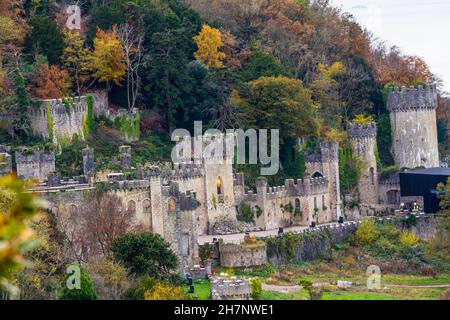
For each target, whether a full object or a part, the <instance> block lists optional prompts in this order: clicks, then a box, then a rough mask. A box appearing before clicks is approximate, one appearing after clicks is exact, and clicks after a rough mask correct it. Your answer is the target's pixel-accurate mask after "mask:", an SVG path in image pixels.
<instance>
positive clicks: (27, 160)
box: [15, 150, 55, 182]
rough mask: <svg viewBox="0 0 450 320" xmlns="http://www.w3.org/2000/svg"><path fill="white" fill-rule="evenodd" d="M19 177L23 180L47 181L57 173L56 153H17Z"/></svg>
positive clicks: (38, 151)
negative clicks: (52, 173) (51, 174)
mask: <svg viewBox="0 0 450 320" xmlns="http://www.w3.org/2000/svg"><path fill="white" fill-rule="evenodd" d="M15 157H16V159H15V160H16V169H17V176H18V177H20V178H22V179H37V180H39V181H41V182H42V181H45V180H46V179H47V178H48V175H49V174H50V173H51V172H54V171H55V153H54V152H53V151H43V150H37V151H24V152H20V151H16V152H15Z"/></svg>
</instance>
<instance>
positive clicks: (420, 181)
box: [400, 168, 450, 213]
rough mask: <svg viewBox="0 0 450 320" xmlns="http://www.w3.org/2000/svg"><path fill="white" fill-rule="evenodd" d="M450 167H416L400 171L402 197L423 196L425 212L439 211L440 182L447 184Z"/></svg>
mask: <svg viewBox="0 0 450 320" xmlns="http://www.w3.org/2000/svg"><path fill="white" fill-rule="evenodd" d="M449 177H450V168H429V169H415V170H410V171H404V172H400V195H401V196H402V197H414V196H417V197H423V206H424V208H423V209H424V211H425V213H436V212H437V211H439V199H438V197H437V195H438V193H439V192H438V191H437V190H436V187H437V185H438V184H439V183H443V184H446V183H447V179H448V178H449Z"/></svg>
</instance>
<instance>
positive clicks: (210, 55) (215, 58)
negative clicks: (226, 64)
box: [194, 24, 225, 68]
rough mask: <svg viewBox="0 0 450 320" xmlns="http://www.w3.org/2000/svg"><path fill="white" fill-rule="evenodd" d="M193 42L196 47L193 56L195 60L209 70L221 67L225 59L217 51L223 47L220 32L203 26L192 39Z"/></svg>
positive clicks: (205, 25) (223, 54)
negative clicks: (202, 63) (201, 62)
mask: <svg viewBox="0 0 450 320" xmlns="http://www.w3.org/2000/svg"><path fill="white" fill-rule="evenodd" d="M194 41H195V43H196V44H197V46H198V50H197V52H196V53H195V54H194V56H195V58H196V59H197V60H200V61H203V62H204V63H205V64H206V65H207V66H208V67H211V68H222V67H223V62H222V60H223V59H225V53H223V52H220V51H219V49H220V48H222V47H223V42H222V35H221V33H220V30H218V29H215V28H212V27H210V26H208V25H207V24H204V25H203V27H202V31H201V32H200V33H199V34H198V35H197V36H195V37H194Z"/></svg>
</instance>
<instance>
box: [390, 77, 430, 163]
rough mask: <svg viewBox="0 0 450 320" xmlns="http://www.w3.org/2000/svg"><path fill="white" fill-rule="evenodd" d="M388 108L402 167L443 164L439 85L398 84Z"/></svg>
mask: <svg viewBox="0 0 450 320" xmlns="http://www.w3.org/2000/svg"><path fill="white" fill-rule="evenodd" d="M387 108H388V110H389V112H390V118H391V127H392V153H393V155H394V159H395V164H396V165H397V166H398V167H400V168H416V167H425V168H432V167H439V151H438V140H437V125H436V108H437V90H436V86H435V85H426V86H418V87H409V88H405V87H402V88H395V89H393V90H392V91H391V92H390V93H389V96H388V101H387Z"/></svg>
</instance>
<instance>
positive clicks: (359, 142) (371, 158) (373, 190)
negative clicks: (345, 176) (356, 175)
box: [347, 122, 378, 205]
mask: <svg viewBox="0 0 450 320" xmlns="http://www.w3.org/2000/svg"><path fill="white" fill-rule="evenodd" d="M347 134H348V137H349V138H350V141H351V143H352V148H353V153H354V155H355V156H357V157H359V158H361V159H362V160H363V161H364V169H363V172H362V174H361V177H360V179H359V181H358V191H359V201H360V202H361V203H362V204H366V205H375V204H378V175H377V159H376V156H375V150H376V146H377V127H376V124H375V123H374V122H372V123H369V124H366V125H363V124H353V123H351V124H349V125H348V127H347Z"/></svg>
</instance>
